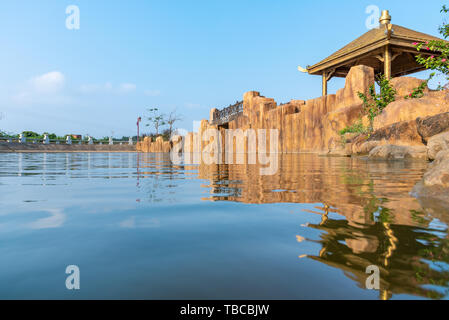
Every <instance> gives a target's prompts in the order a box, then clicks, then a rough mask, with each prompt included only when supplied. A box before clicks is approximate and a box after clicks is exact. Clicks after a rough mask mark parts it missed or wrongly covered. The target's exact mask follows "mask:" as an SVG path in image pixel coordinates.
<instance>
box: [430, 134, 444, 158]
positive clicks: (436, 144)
mask: <svg viewBox="0 0 449 320" xmlns="http://www.w3.org/2000/svg"><path fill="white" fill-rule="evenodd" d="M446 150H449V131H448V132H443V133H440V134H437V135H436V136H433V137H432V138H430V139H429V142H428V143H427V154H428V157H429V159H430V160H434V159H435V158H436V156H437V154H438V153H439V152H440V151H446Z"/></svg>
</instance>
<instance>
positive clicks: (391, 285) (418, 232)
mask: <svg viewBox="0 0 449 320" xmlns="http://www.w3.org/2000/svg"><path fill="white" fill-rule="evenodd" d="M426 167H427V165H426V163H425V162H416V161H399V162H398V161H393V162H385V161H381V162H366V161H364V160H361V159H357V158H329V157H318V156H316V155H311V154H291V155H283V156H282V157H281V159H280V170H279V172H278V173H277V174H276V175H274V176H260V175H259V174H258V166H257V165H256V166H255V165H204V164H202V165H200V166H199V167H195V168H196V169H198V172H199V178H201V179H207V180H209V181H210V182H209V185H205V187H209V188H210V196H209V197H208V198H205V199H204V200H209V201H239V202H245V203H259V204H260V203H278V202H291V203H312V204H314V203H316V204H317V205H316V206H315V209H314V210H313V211H307V212H309V213H312V214H316V215H318V216H321V218H320V220H321V223H319V224H307V225H306V226H304V227H307V228H313V229H317V230H319V231H322V233H321V234H320V236H319V239H318V240H317V239H306V238H304V237H303V235H301V232H300V230H298V235H297V241H298V242H299V243H302V242H304V241H309V242H313V243H317V244H319V245H320V247H321V249H320V250H319V252H316V253H313V254H303V252H301V251H299V252H298V255H300V258H310V259H313V260H316V261H319V262H321V263H324V264H326V265H329V266H331V267H334V268H338V269H341V270H343V271H344V274H345V275H346V276H347V277H349V278H351V279H352V280H354V281H355V282H356V283H357V284H358V286H359V287H361V288H365V281H366V279H367V274H366V272H365V271H366V268H367V267H368V266H371V265H376V266H379V268H380V272H381V290H380V293H379V295H380V298H382V299H388V298H391V296H392V295H396V294H411V295H416V296H421V297H429V298H443V297H444V294H443V293H442V288H447V287H448V286H449V272H448V271H447V269H446V268H445V264H446V263H449V242H448V238H447V230H443V229H433V228H431V225H430V222H431V221H432V218H430V217H429V214H431V215H432V216H433V217H434V218H438V219H440V221H442V222H444V223H449V218H448V216H447V215H445V214H444V212H441V211H435V210H434V209H432V208H431V209H429V211H428V210H427V208H426V209H423V208H422V207H421V206H420V204H419V202H418V201H417V200H416V199H414V198H413V197H412V196H411V195H409V193H408V191H409V190H410V189H412V188H413V186H414V185H415V183H416V182H417V181H419V179H420V178H421V176H422V174H423V172H424V170H425V169H426ZM322 204H324V205H322ZM300 213H301V212H298V214H300ZM338 216H344V217H345V219H339V218H338ZM440 235H441V236H440ZM301 248H302V247H299V250H301ZM429 261H432V262H429ZM426 285H427V286H429V285H433V286H434V287H428V288H426V287H424V286H426Z"/></svg>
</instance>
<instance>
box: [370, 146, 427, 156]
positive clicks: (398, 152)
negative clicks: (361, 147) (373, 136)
mask: <svg viewBox="0 0 449 320" xmlns="http://www.w3.org/2000/svg"><path fill="white" fill-rule="evenodd" d="M369 158H370V159H385V160H403V159H421V160H427V148H426V147H425V146H395V145H383V146H378V147H375V148H374V149H373V150H371V152H370V153H369Z"/></svg>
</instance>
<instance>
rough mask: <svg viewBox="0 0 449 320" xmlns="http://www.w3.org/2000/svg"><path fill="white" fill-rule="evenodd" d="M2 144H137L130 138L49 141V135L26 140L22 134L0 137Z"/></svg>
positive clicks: (69, 138) (68, 137)
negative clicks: (126, 139)
mask: <svg viewBox="0 0 449 320" xmlns="http://www.w3.org/2000/svg"><path fill="white" fill-rule="evenodd" d="M0 142H6V143H23V144H47V145H48V144H68V145H72V144H77V145H82V144H88V145H93V144H97V145H102V144H106V145H130V146H132V145H134V144H135V142H134V141H133V140H132V138H129V140H128V141H120V140H114V139H112V138H109V140H94V139H93V138H92V137H88V139H87V140H72V138H71V137H70V136H67V138H66V139H49V137H48V136H47V135H44V137H43V138H42V139H40V138H39V139H38V138H26V137H24V136H23V135H22V134H20V135H19V137H9V136H3V137H0Z"/></svg>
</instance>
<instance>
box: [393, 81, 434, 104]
mask: <svg viewBox="0 0 449 320" xmlns="http://www.w3.org/2000/svg"><path fill="white" fill-rule="evenodd" d="M423 82H424V80H421V79H418V78H413V77H399V78H393V79H391V81H390V83H391V85H392V86H393V87H394V88H395V89H396V92H397V94H396V100H400V99H404V97H405V96H407V95H409V94H410V93H412V92H413V90H414V89H415V88H418V87H419V86H420V85H421V84H423ZM428 92H429V89H428V88H426V89H425V90H424V93H425V94H426V93H428Z"/></svg>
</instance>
